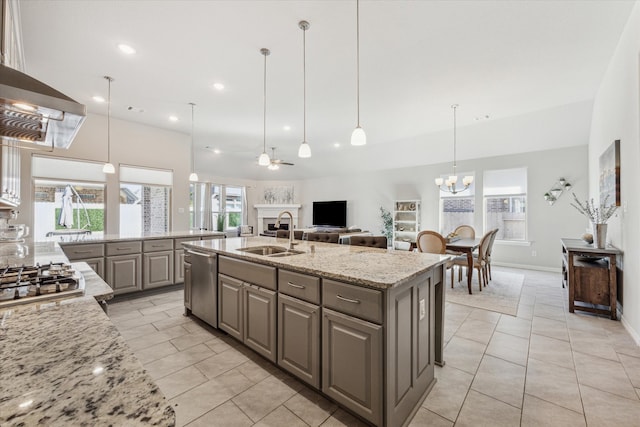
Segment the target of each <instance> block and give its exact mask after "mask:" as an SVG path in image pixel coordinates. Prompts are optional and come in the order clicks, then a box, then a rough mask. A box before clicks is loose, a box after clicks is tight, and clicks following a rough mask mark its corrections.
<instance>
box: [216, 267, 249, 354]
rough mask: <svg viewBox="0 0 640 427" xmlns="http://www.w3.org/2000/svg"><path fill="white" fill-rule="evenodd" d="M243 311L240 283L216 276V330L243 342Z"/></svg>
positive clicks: (223, 276) (222, 275) (221, 275)
mask: <svg viewBox="0 0 640 427" xmlns="http://www.w3.org/2000/svg"><path fill="white" fill-rule="evenodd" d="M220 259H222V257H220ZM243 311H244V310H243V309H242V281H241V280H238V279H234V278H233V277H229V276H226V275H224V274H218V328H220V329H222V330H223V331H225V332H226V333H228V334H229V335H231V336H232V337H234V338H235V339H237V340H239V341H244V320H243V319H244V315H243Z"/></svg>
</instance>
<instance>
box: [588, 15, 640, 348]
mask: <svg viewBox="0 0 640 427" xmlns="http://www.w3.org/2000/svg"><path fill="white" fill-rule="evenodd" d="M616 139H619V140H620V154H621V162H620V172H621V199H622V209H620V210H619V215H618V218H614V219H613V220H612V221H610V223H609V237H610V239H611V242H612V243H613V244H614V245H615V246H617V247H619V248H620V249H622V250H623V251H624V256H623V270H624V284H623V286H622V287H623V294H622V304H623V316H622V322H623V324H624V325H625V327H627V329H628V330H629V331H630V333H631V334H632V335H634V338H635V339H636V341H637V342H638V344H640V286H639V284H638V278H639V277H640V264H639V263H638V259H639V258H640V224H639V222H640V194H639V193H638V190H637V188H638V182H640V148H639V144H640V3H636V5H635V7H634V9H633V12H632V13H631V16H630V18H629V21H628V22H627V25H626V27H625V29H624V32H623V34H622V37H621V38H620V42H619V44H618V47H617V49H616V51H615V53H614V55H613V57H612V59H611V62H610V63H609V67H608V69H607V72H606V73H605V75H604V77H603V79H602V83H601V85H600V88H599V90H598V94H597V96H596V99H595V102H594V106H593V117H592V124H591V135H590V138H589V190H590V193H591V195H592V196H593V197H594V198H596V199H597V198H598V197H599V194H598V193H599V185H598V177H599V171H598V169H599V157H600V155H601V154H602V152H603V151H604V150H605V149H606V148H607V147H608V146H609V145H610V144H611V143H612V142H613V141H614V140H616Z"/></svg>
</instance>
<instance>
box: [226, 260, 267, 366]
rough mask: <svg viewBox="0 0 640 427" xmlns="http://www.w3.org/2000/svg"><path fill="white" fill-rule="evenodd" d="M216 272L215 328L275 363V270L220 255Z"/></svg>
mask: <svg viewBox="0 0 640 427" xmlns="http://www.w3.org/2000/svg"><path fill="white" fill-rule="evenodd" d="M218 272H219V273H220V274H219V275H218V299H219V304H218V327H219V328H220V329H222V330H224V331H226V332H227V333H228V334H229V335H231V336H233V337H234V338H236V339H237V340H239V341H242V342H244V344H245V345H246V346H247V347H249V348H251V349H252V350H254V351H256V352H257V353H259V354H261V355H262V356H264V357H266V358H267V359H269V360H271V361H272V362H276V355H277V340H276V332H277V327H276V309H277V308H276V305H277V297H276V295H277V293H276V289H277V275H276V269H275V268H274V267H269V266H266V265H260V264H254V263H251V262H247V261H242V260H238V259H234V258H229V257H224V256H220V257H219V258H218Z"/></svg>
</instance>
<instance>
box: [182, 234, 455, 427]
mask: <svg viewBox="0 0 640 427" xmlns="http://www.w3.org/2000/svg"><path fill="white" fill-rule="evenodd" d="M183 245H184V246H185V248H186V249H187V256H188V257H208V259H209V260H210V261H208V262H207V263H202V262H200V263H193V264H192V265H191V266H190V267H189V268H191V269H192V270H193V271H191V272H190V273H188V274H187V273H185V277H187V276H189V275H190V276H191V278H193V280H185V306H186V308H187V311H189V310H190V309H191V308H192V307H195V306H194V304H195V303H196V301H195V299H194V300H193V301H191V299H190V297H189V296H190V294H191V291H192V290H195V289H196V288H197V287H201V286H203V283H200V282H201V278H203V277H207V278H208V280H207V283H206V284H204V285H205V286H211V287H215V289H216V292H211V293H209V294H207V295H211V296H210V297H207V298H208V300H207V301H206V302H205V303H206V304H208V305H209V307H210V310H211V311H216V312H217V316H216V317H217V322H215V321H214V322H213V323H212V322H211V321H209V322H210V323H211V324H212V325H213V326H215V327H218V328H220V329H222V330H224V331H225V332H227V333H229V335H231V336H232V337H234V338H236V339H237V340H239V341H241V342H242V343H244V345H246V346H247V347H249V348H251V349H252V350H254V351H256V352H257V353H258V354H260V355H262V356H264V357H265V358H267V359H269V360H271V361H272V362H274V363H276V364H277V365H278V366H279V367H280V368H281V369H284V370H286V371H287V372H289V373H291V374H293V375H295V376H296V377H298V378H299V379H301V380H302V381H304V382H306V383H307V384H309V385H310V386H312V387H314V388H316V389H317V390H319V391H321V392H322V393H323V394H324V395H326V396H327V397H329V398H330V399H332V400H334V401H335V402H337V403H338V404H340V405H342V406H343V407H345V408H347V409H348V410H350V411H351V412H353V413H355V414H357V415H358V416H360V417H362V418H363V419H365V420H367V421H368V422H370V423H372V424H374V425H377V426H387V427H391V426H401V425H405V424H407V423H408V420H410V419H411V417H412V416H413V414H414V413H415V411H416V410H417V409H418V407H419V406H420V404H421V402H422V401H423V399H424V397H425V396H426V395H427V394H428V392H429V391H430V390H431V388H432V387H433V385H434V383H435V381H436V380H435V376H434V365H435V364H440V365H441V364H443V363H444V361H443V359H442V348H443V343H442V336H443V335H442V331H443V317H444V304H443V280H444V275H445V270H444V264H445V262H446V260H447V259H448V257H446V256H440V255H434V254H423V253H412V252H406V251H393V250H385V249H374V248H366V247H360V246H348V245H336V244H326V243H317V242H316V243H313V242H299V244H298V245H296V246H295V249H294V251H287V250H286V248H287V247H288V245H289V241H288V240H287V239H273V238H264V237H250V238H231V239H225V240H215V241H201V242H187V243H183ZM203 265H205V266H206V268H207V271H206V272H199V271H196V270H197V268H202V267H197V266H203ZM194 298H195V297H194ZM199 303H200V304H202V301H199Z"/></svg>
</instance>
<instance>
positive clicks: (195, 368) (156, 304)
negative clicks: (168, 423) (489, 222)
mask: <svg viewBox="0 0 640 427" xmlns="http://www.w3.org/2000/svg"><path fill="white" fill-rule="evenodd" d="M504 270H505V271H508V269H504ZM525 275H526V278H525V282H524V285H523V289H522V296H521V298H520V306H519V309H518V316H517V317H512V316H508V315H504V314H499V313H494V312H490V311H486V310H481V309H476V308H471V307H467V306H463V305H457V304H447V306H446V308H445V310H446V315H445V318H446V319H445V321H446V323H445V339H446V347H445V353H444V355H445V361H446V366H445V367H443V368H436V376H437V378H438V382H437V384H436V385H435V387H434V388H433V390H432V391H431V393H430V394H429V396H428V397H427V399H426V400H425V401H424V403H423V404H422V407H421V408H420V410H419V411H418V413H417V414H416V416H415V418H414V419H413V421H412V423H411V426H426V425H429V426H432V425H433V426H452V425H455V426H485V425H486V426H518V425H521V426H585V425H589V426H598V427H600V426H616V427H624V426H638V425H640V421H639V420H640V347H638V346H637V345H636V344H635V343H634V342H633V340H632V339H631V337H630V336H629V335H628V333H627V332H626V331H625V330H624V328H623V327H622V325H621V324H620V322H616V321H612V320H608V319H606V318H603V317H595V316H590V315H586V314H570V313H569V312H568V311H567V308H566V307H567V297H566V292H565V291H564V290H563V289H562V287H561V286H560V275H559V274H553V273H546V272H538V271H525ZM183 311H184V310H183V307H182V291H172V292H168V293H165V294H159V295H154V296H147V297H142V298H137V299H132V300H128V301H122V302H118V303H113V304H111V305H110V307H109V315H110V317H111V318H112V319H113V322H114V323H115V325H116V326H117V327H118V329H119V330H120V333H121V334H122V335H123V336H124V338H125V339H126V340H127V341H128V343H129V345H130V346H131V348H132V349H133V350H134V351H135V353H136V354H137V356H138V358H139V359H140V361H141V362H142V364H143V365H144V367H145V368H146V369H147V371H148V372H149V373H150V374H151V376H152V377H153V378H154V379H155V380H156V381H157V383H158V385H159V387H160V389H161V390H162V391H163V392H164V394H165V396H166V397H167V398H168V399H169V401H170V402H171V404H172V405H173V407H174V409H175V411H176V416H177V425H178V426H189V427H200V426H203V427H204V426H207V427H210V426H227V427H228V426H251V425H256V426H320V425H321V426H325V427H330V426H358V425H364V424H362V423H361V422H359V421H358V420H356V419H355V418H353V417H352V416H351V415H349V414H348V413H346V412H345V411H343V410H340V409H338V408H337V407H336V405H334V404H332V403H331V402H329V401H328V400H326V399H324V398H322V397H321V396H320V395H318V394H317V393H315V392H313V391H311V390H310V389H308V388H307V387H305V386H303V385H302V384H301V383H300V382H298V381H297V380H295V379H293V378H292V377H290V376H289V375H287V374H284V373H283V372H281V371H280V370H278V369H277V368H275V367H274V366H273V365H271V364H270V363H269V362H266V361H264V360H263V359H262V358H261V357H259V356H257V355H256V354H254V353H253V352H251V351H250V350H247V349H245V348H243V347H241V346H239V345H238V343H237V342H236V341H235V340H233V339H232V338H229V337H227V336H226V335H224V334H223V333H220V332H218V331H215V330H213V329H211V328H205V327H203V326H202V324H201V323H199V322H196V321H194V320H193V319H192V318H188V317H184V316H183V315H182V314H183Z"/></svg>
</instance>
